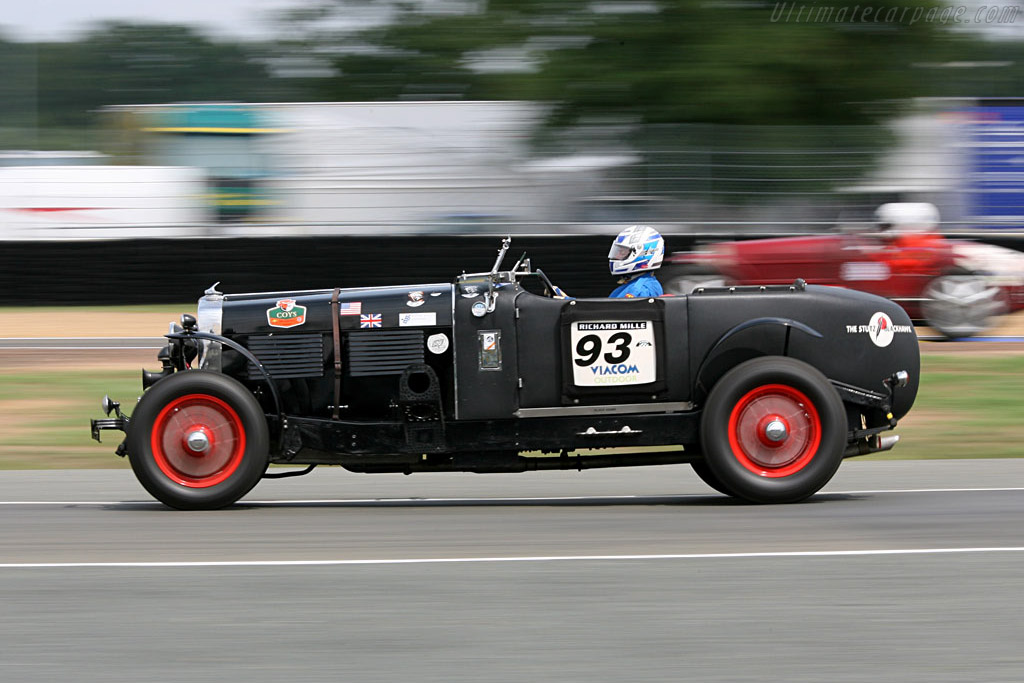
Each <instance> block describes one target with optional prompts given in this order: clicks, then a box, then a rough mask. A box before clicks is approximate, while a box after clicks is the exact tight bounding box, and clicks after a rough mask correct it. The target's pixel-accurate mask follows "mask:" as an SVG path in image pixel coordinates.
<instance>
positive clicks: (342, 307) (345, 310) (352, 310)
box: [338, 301, 363, 315]
mask: <svg viewBox="0 0 1024 683" xmlns="http://www.w3.org/2000/svg"><path fill="white" fill-rule="evenodd" d="M362 312H363V302H362V301H349V302H346V303H342V304H338V315H359V314H360V313H362Z"/></svg>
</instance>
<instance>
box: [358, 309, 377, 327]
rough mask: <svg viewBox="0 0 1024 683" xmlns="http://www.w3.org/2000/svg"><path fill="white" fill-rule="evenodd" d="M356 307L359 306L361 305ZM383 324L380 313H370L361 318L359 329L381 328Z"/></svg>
mask: <svg viewBox="0 0 1024 683" xmlns="http://www.w3.org/2000/svg"><path fill="white" fill-rule="evenodd" d="M356 305H357V306H358V305H359V304H356ZM381 324H382V323H381V315H380V313H369V314H367V315H360V316H359V327H380V326H381Z"/></svg>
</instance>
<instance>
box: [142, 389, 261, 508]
mask: <svg viewBox="0 0 1024 683" xmlns="http://www.w3.org/2000/svg"><path fill="white" fill-rule="evenodd" d="M127 432H128V435H127V438H126V439H125V446H126V448H127V450H128V460H129V462H130V463H131V466H132V470H133V471H134V472H135V476H136V477H137V478H138V480H139V483H140V484H142V486H143V487H144V488H145V489H146V490H147V491H149V492H150V493H151V494H153V496H154V497H155V498H156V499H157V500H159V501H160V502H162V503H164V504H165V505H168V506H169V507H172V508H177V509H179V510H214V509H217V508H221V507H224V506H226V505H231V504H232V503H234V502H235V501H237V500H238V499H239V498H241V497H242V496H244V495H245V494H246V493H248V492H249V491H250V490H251V489H252V487H253V486H255V485H256V483H257V482H258V481H259V480H260V478H261V477H262V476H263V473H264V472H266V470H267V465H268V464H269V452H270V450H269V449H270V447H269V443H270V442H269V436H270V435H269V429H268V425H267V419H266V416H265V414H264V412H263V408H262V407H261V406H260V404H259V402H258V401H257V400H256V398H255V397H254V396H253V395H252V392H251V391H250V390H249V389H248V388H247V387H245V386H244V385H243V384H242V383H241V382H239V381H237V380H235V379H233V378H231V377H227V376H225V375H223V374H221V373H218V372H209V371H206V370H185V371H182V372H176V373H174V374H173V375H170V376H169V377H164V378H163V379H161V380H159V381H158V382H157V383H156V384H154V385H153V386H151V387H150V388H149V389H147V390H146V393H144V394H143V395H142V398H141V399H139V404H138V405H137V406H136V407H135V411H134V412H133V413H132V416H131V420H130V421H129V423H128V429H127Z"/></svg>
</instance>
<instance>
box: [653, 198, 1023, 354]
mask: <svg viewBox="0 0 1024 683" xmlns="http://www.w3.org/2000/svg"><path fill="white" fill-rule="evenodd" d="M876 219H877V229H876V231H874V232H862V233H840V234H832V235H812V236H807V237H781V238H774V239H758V240H750V241H741V242H720V243H715V244H710V245H706V246H704V247H701V248H699V249H698V250H696V251H692V252H679V253H675V254H672V255H671V256H668V257H666V259H665V263H664V264H663V266H662V268H661V272H660V273H659V280H661V282H662V285H663V286H664V288H665V292H666V293H667V294H689V293H690V292H692V291H693V290H694V289H696V288H699V287H719V286H729V285H751V284H763V285H770V284H786V283H791V282H793V280H794V279H795V278H803V279H804V280H806V281H807V282H808V283H810V284H820V285H833V286H839V287H848V288H850V289H858V290H861V291H865V292H870V293H872V294H877V295H879V296H884V297H886V298H888V299H892V300H893V301H895V302H897V303H899V304H900V305H901V306H903V308H904V309H905V310H906V311H907V313H908V315H910V317H911V318H913V319H914V320H915V321H919V322H924V323H925V324H927V325H929V326H931V327H932V328H933V329H935V330H936V331H937V332H939V333H940V334H942V335H943V336H945V337H947V338H951V339H955V338H963V337H970V336H973V335H976V334H978V333H980V332H982V331H984V330H985V329H986V328H988V327H989V326H990V325H991V323H992V321H993V319H994V318H996V317H998V316H1000V315H1002V314H1004V313H1007V312H1011V311H1015V310H1019V309H1021V308H1024V254H1021V253H1019V252H1016V251H1013V250H1011V249H1005V248H1002V247H996V246H992V245H987V244H980V243H976V242H970V241H964V240H952V239H947V238H946V237H944V236H943V235H941V234H940V233H939V232H938V231H937V230H938V222H939V215H938V210H937V209H936V208H935V207H934V206H933V205H931V204H922V203H894V204H883V205H882V206H881V207H879V208H878V211H877V212H876Z"/></svg>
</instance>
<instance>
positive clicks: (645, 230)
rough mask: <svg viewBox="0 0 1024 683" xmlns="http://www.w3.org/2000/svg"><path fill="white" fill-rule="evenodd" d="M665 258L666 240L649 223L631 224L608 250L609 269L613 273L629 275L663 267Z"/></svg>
mask: <svg viewBox="0 0 1024 683" xmlns="http://www.w3.org/2000/svg"><path fill="white" fill-rule="evenodd" d="M664 258H665V240H664V238H662V236H661V234H660V233H658V231H657V230H655V229H654V228H652V227H651V226H649V225H631V226H629V227H628V228H626V229H625V230H623V231H622V232H620V233H619V235H618V237H616V238H615V241H614V242H612V248H611V249H610V250H609V251H608V269H609V270H611V272H612V275H627V274H629V273H635V272H637V271H641V270H655V269H656V268H660V267H661V261H662V259H664Z"/></svg>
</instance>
